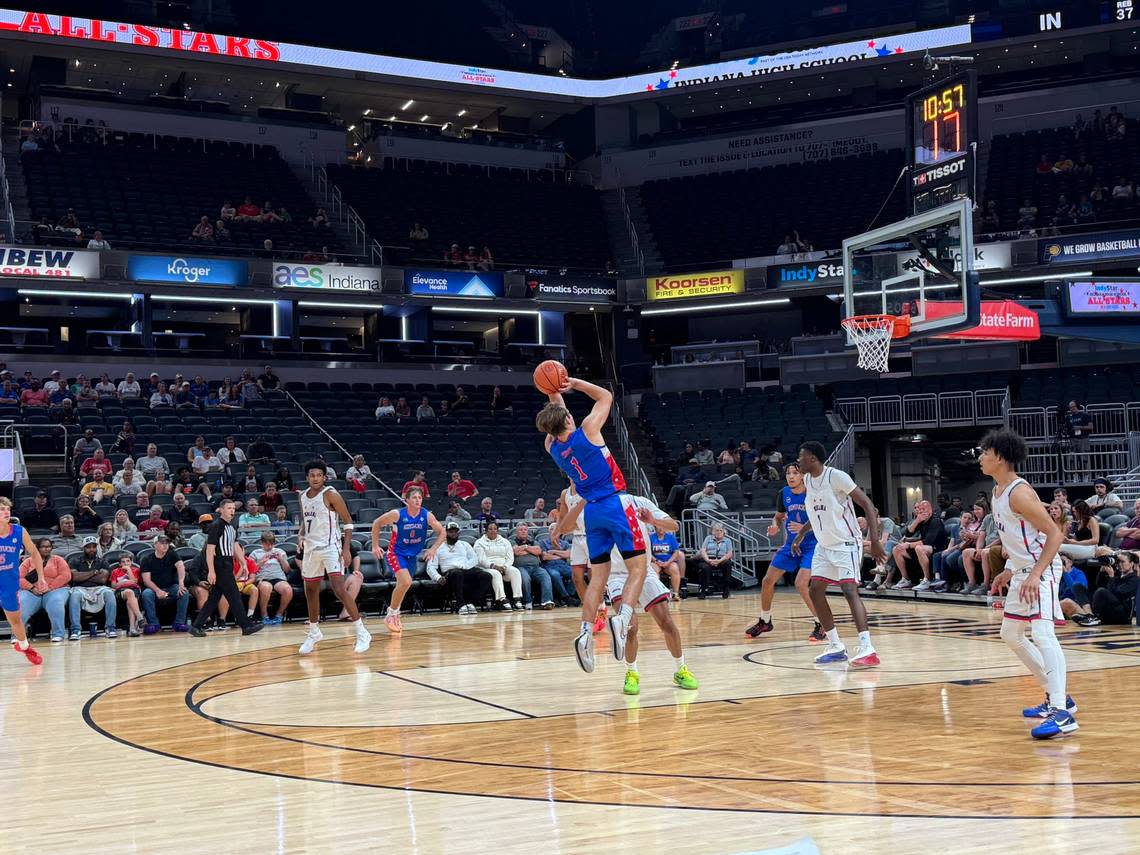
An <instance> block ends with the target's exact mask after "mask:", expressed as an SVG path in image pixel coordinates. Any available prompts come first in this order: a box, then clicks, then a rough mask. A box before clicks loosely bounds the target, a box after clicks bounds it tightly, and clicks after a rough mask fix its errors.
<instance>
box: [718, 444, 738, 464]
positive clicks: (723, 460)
mask: <svg viewBox="0 0 1140 855" xmlns="http://www.w3.org/2000/svg"><path fill="white" fill-rule="evenodd" d="M716 462H717V464H718V465H719V466H736V465H737V464H738V462H739V456H738V454H737V450H736V446H735V445H734V444H733V442H732V440H731V439H730V440H729V441H728V442H727V444H726V445H725V447H724V448H723V449H722V450H721V452H720V454H718V455H717V457H716Z"/></svg>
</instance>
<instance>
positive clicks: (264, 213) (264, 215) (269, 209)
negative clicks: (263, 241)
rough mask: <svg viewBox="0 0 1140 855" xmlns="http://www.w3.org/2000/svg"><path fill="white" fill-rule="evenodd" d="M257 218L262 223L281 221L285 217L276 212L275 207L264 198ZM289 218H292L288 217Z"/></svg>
mask: <svg viewBox="0 0 1140 855" xmlns="http://www.w3.org/2000/svg"><path fill="white" fill-rule="evenodd" d="M283 210H284V209H283ZM258 219H259V220H260V221H261V222H263V223H281V222H284V221H285V218H284V217H283V216H281V214H279V213H277V209H276V208H275V207H274V206H273V203H272V202H271V201H269V200H268V199H266V200H265V204H264V205H262V206H261V214H260V216H259V217H258ZM289 219H290V220H291V219H293V218H292V217H290V218H289Z"/></svg>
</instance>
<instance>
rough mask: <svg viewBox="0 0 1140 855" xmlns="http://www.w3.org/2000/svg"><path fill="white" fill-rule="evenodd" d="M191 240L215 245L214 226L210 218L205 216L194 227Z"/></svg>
mask: <svg viewBox="0 0 1140 855" xmlns="http://www.w3.org/2000/svg"><path fill="white" fill-rule="evenodd" d="M190 240H192V241H195V242H196V243H213V242H214V224H213V223H211V222H210V218H209V217H207V216H206V215H205V214H203V215H202V217H201V219H199V220H198V222H197V223H196V224H195V225H194V228H193V229H192V230H191V232H190Z"/></svg>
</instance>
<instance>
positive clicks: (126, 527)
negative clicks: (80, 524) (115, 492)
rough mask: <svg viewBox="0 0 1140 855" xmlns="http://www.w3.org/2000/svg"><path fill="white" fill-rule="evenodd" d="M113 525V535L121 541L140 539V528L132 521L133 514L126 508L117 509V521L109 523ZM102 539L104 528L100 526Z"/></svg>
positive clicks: (127, 541)
mask: <svg viewBox="0 0 1140 855" xmlns="http://www.w3.org/2000/svg"><path fill="white" fill-rule="evenodd" d="M109 525H110V526H111V535H112V537H114V538H115V539H116V540H118V541H119V542H120V543H129V542H130V541H132V540H138V539H139V529H138V526H136V525H135V524H134V523H133V522H131V515H130V514H129V513H127V510H126V509H125V508H119V510H117V511H115V521H114V522H113V523H110V524H109ZM100 539H102V529H101V528H100Z"/></svg>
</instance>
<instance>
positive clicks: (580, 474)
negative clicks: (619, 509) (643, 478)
mask: <svg viewBox="0 0 1140 855" xmlns="http://www.w3.org/2000/svg"><path fill="white" fill-rule="evenodd" d="M550 456H551V457H552V458H554V462H555V464H556V465H557V466H558V468H559V469H561V470H562V471H563V472H565V473H566V475H567V477H568V478H570V480H571V481H573V482H574V488H575V489H576V490H577V491H578V495H579V496H581V497H582V498H583V499H585V500H586V501H587V502H597V501H599V500H601V499H605V498H608V497H609V496H612V495H614V494H615V493H621V492H624V491H625V476H624V475H622V474H621V469H620V468H618V465H617V461H616V460H614V458H613V455H612V454H610V450H609V449H608V448H606V446H604V445H594V443H592V442H590V440H589V439H587V438H586V434H584V433H582V429H581V428H578V429H577V430H575V431H574V432H573V433H572V434H570V436H569V438H568V439H567V440H566V442H559V441H558V440H557V439H555V440H554V441H553V442H551V443H550Z"/></svg>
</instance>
